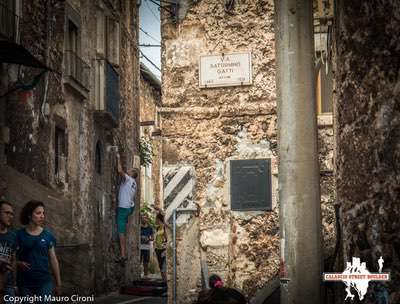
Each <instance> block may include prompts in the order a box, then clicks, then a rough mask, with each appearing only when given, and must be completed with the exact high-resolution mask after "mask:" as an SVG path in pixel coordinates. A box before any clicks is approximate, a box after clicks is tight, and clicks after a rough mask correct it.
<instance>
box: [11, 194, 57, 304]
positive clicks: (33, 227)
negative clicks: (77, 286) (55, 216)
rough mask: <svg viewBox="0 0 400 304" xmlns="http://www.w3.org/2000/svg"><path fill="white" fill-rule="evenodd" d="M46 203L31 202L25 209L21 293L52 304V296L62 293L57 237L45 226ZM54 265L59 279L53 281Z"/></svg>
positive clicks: (19, 235) (20, 236)
mask: <svg viewBox="0 0 400 304" xmlns="http://www.w3.org/2000/svg"><path fill="white" fill-rule="evenodd" d="M44 219H45V214H44V204H43V203H42V202H39V201H30V202H28V203H27V204H26V205H25V206H24V208H23V209H22V211H21V218H20V220H21V224H22V225H24V226H25V228H22V229H21V230H19V231H18V232H17V242H18V246H19V249H18V252H17V258H18V274H17V282H18V287H19V292H20V295H21V296H28V295H29V296H34V295H36V296H37V297H40V303H50V300H51V296H52V295H53V294H54V293H55V294H57V295H58V294H60V292H61V276H60V267H59V264H58V260H57V256H56V253H55V250H54V248H55V245H56V239H55V238H54V236H53V234H52V233H51V232H50V231H49V230H47V229H44V228H43V226H44ZM50 268H51V270H52V272H53V275H54V278H55V285H54V284H53V280H52V276H51V274H50Z"/></svg>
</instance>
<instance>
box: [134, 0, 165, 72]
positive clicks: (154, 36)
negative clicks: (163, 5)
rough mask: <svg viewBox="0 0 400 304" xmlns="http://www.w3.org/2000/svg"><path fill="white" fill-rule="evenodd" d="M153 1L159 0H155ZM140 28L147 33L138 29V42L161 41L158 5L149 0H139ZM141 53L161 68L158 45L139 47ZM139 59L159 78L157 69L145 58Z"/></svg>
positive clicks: (158, 42)
mask: <svg viewBox="0 0 400 304" xmlns="http://www.w3.org/2000/svg"><path fill="white" fill-rule="evenodd" d="M154 2H159V1H157V0H155V1H154ZM139 21H140V28H141V29H142V30H143V31H145V32H146V33H148V35H146V34H145V33H144V32H143V31H142V30H139V44H157V45H159V44H160V43H161V35H160V11H159V10H158V6H157V5H156V4H154V3H152V2H151V1H150V0H141V5H140V10H139ZM140 50H141V51H142V52H143V54H144V55H145V56H146V57H148V58H149V59H150V60H151V61H152V62H153V63H154V64H155V65H156V66H158V67H159V68H160V69H161V60H160V51H161V48H160V47H143V46H142V47H140ZM140 61H141V62H142V63H144V64H145V65H146V66H147V67H148V68H149V69H150V70H151V71H152V72H153V74H154V75H156V76H157V77H158V78H159V79H161V72H160V71H158V70H157V68H155V67H154V66H153V65H152V64H151V63H150V62H149V61H148V60H147V59H145V58H144V57H143V56H141V58H140Z"/></svg>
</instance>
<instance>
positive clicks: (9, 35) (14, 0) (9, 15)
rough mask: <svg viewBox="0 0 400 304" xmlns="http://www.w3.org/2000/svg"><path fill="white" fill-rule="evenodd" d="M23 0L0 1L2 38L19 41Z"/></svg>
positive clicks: (0, 36)
mask: <svg viewBox="0 0 400 304" xmlns="http://www.w3.org/2000/svg"><path fill="white" fill-rule="evenodd" d="M20 16H21V0H1V1H0V38H1V39H6V40H9V41H11V42H16V43H19V41H20V30H19V22H20V20H19V19H20Z"/></svg>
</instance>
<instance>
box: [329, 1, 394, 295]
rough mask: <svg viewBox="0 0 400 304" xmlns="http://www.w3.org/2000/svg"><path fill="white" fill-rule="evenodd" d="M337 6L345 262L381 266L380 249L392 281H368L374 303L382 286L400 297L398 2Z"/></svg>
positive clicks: (372, 268) (374, 268) (338, 166)
mask: <svg viewBox="0 0 400 304" xmlns="http://www.w3.org/2000/svg"><path fill="white" fill-rule="evenodd" d="M337 5H338V8H337V12H338V15H337V16H336V20H337V22H336V24H337V26H336V28H335V43H336V48H335V50H336V53H335V56H336V66H337V74H336V77H335V78H336V83H337V103H336V109H335V111H336V113H337V115H336V124H337V126H336V128H337V137H336V141H337V156H336V163H335V166H336V171H337V178H336V183H337V200H338V202H339V203H340V208H341V213H340V217H341V218H340V221H341V226H342V230H343V240H342V244H343V251H344V259H343V263H346V262H349V261H351V258H352V257H360V258H361V260H362V261H363V262H366V265H367V268H368V270H369V271H373V272H376V271H377V270H378V259H379V257H380V256H382V257H383V259H384V261H385V262H384V265H383V270H384V271H385V272H390V273H391V280H390V281H389V282H386V283H383V284H377V283H370V287H369V293H368V296H367V299H366V300H365V301H364V302H363V303H377V297H382V296H384V294H385V290H386V291H387V292H388V294H389V298H390V300H389V302H386V301H385V303H399V301H400V293H399V284H400V276H399V274H400V238H399V235H400V234H399V232H400V224H399V220H398V217H399V215H400V207H399V206H400V205H399V193H400V188H399V185H400V182H399V161H400V153H399V151H400V149H399V142H400V101H399V92H400V90H399V89H400V81H399V69H400V56H399V55H400V53H399V49H400V39H399V36H398V35H397V32H398V28H399V26H400V18H399V16H400V3H399V2H398V1H368V2H365V1H353V2H351V3H350V2H347V3H344V2H339V1H338V3H337ZM379 285H380V287H378V286H379ZM381 287H383V288H381ZM382 299H383V298H382Z"/></svg>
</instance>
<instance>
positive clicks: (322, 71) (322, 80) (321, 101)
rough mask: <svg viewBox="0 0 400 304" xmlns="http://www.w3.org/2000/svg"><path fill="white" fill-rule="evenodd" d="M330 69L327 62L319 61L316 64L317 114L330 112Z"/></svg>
mask: <svg viewBox="0 0 400 304" xmlns="http://www.w3.org/2000/svg"><path fill="white" fill-rule="evenodd" d="M332 84H333V75H332V69H331V67H330V65H329V63H327V62H320V63H319V64H318V65H317V85H316V90H317V92H316V100H317V113H318V114H331V113H332V92H333V86H332Z"/></svg>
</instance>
